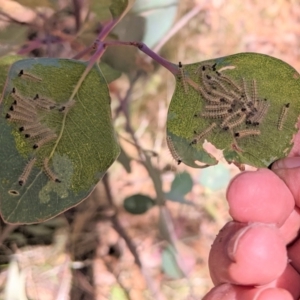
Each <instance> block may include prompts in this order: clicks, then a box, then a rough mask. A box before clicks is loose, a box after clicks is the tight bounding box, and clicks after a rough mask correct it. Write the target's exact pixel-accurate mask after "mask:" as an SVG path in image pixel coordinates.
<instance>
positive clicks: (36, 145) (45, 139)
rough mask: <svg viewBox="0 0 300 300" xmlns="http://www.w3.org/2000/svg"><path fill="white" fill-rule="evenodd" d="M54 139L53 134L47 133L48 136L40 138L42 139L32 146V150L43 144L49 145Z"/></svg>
mask: <svg viewBox="0 0 300 300" xmlns="http://www.w3.org/2000/svg"><path fill="white" fill-rule="evenodd" d="M56 138H57V135H56V134H55V133H53V132H49V134H46V135H44V136H42V138H41V139H40V140H39V141H37V142H36V143H35V144H34V145H33V149H37V148H40V147H41V146H43V145H44V144H46V143H49V142H51V141H52V140H54V139H56Z"/></svg>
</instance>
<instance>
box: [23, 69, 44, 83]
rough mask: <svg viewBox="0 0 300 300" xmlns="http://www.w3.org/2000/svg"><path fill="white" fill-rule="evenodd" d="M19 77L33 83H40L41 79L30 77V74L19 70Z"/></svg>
mask: <svg viewBox="0 0 300 300" xmlns="http://www.w3.org/2000/svg"><path fill="white" fill-rule="evenodd" d="M18 76H19V77H21V78H25V79H31V80H33V81H37V82H41V81H42V79H41V78H40V77H37V76H35V75H32V74H30V73H27V72H25V71H24V70H21V71H20V72H19V74H18Z"/></svg>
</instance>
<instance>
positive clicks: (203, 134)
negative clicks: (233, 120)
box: [190, 123, 217, 145]
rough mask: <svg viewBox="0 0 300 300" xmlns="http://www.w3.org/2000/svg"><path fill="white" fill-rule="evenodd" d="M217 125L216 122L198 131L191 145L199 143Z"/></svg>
mask: <svg viewBox="0 0 300 300" xmlns="http://www.w3.org/2000/svg"><path fill="white" fill-rule="evenodd" d="M216 126H217V124H216V123H212V124H211V125H210V126H208V127H207V128H206V129H204V130H203V131H201V132H200V133H198V134H197V135H196V136H195V138H194V139H193V140H192V142H191V143H190V145H192V144H197V143H198V142H199V141H200V140H201V139H203V138H204V137H205V136H207V135H208V134H209V133H210V132H211V131H212V130H213V129H214V128H215V127H216Z"/></svg>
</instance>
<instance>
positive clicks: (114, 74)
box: [99, 62, 122, 83]
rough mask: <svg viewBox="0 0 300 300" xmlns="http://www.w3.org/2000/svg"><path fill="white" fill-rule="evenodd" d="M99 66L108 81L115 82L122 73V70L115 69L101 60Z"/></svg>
mask: <svg viewBox="0 0 300 300" xmlns="http://www.w3.org/2000/svg"><path fill="white" fill-rule="evenodd" d="M99 67H100V69H101V72H102V74H103V76H104V78H105V80H106V82H107V83H111V82H113V81H114V80H116V79H118V78H119V77H120V76H121V75H122V73H121V72H120V71H118V70H116V69H113V68H112V67H111V66H109V65H108V64H106V63H103V62H100V64H99Z"/></svg>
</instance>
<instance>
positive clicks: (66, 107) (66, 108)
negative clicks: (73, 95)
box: [58, 99, 76, 113]
mask: <svg viewBox="0 0 300 300" xmlns="http://www.w3.org/2000/svg"><path fill="white" fill-rule="evenodd" d="M75 104H76V101H75V100H74V99H71V100H69V101H68V102H66V103H65V104H63V105H61V106H60V108H59V109H58V110H59V111H60V112H64V113H67V112H69V110H70V109H71V108H72V107H73V106H74V105H75Z"/></svg>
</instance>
